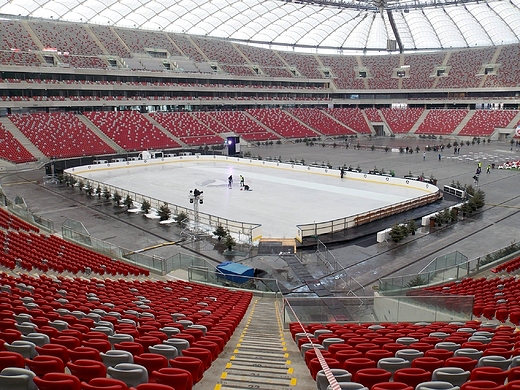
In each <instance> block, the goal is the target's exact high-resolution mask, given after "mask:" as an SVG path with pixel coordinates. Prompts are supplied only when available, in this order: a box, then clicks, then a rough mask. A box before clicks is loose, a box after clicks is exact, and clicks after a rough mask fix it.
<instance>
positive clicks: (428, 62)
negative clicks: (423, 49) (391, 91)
mask: <svg viewBox="0 0 520 390" xmlns="http://www.w3.org/2000/svg"><path fill="white" fill-rule="evenodd" d="M445 56H446V54H445V53H428V54H405V55H404V65H405V66H406V65H407V66H409V67H410V69H409V76H410V77H408V78H403V89H428V88H431V87H432V86H433V82H434V81H435V78H434V76H435V67H436V66H440V65H441V64H442V62H443V60H444V57H445Z"/></svg>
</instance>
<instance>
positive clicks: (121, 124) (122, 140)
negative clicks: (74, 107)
mask: <svg viewBox="0 0 520 390" xmlns="http://www.w3.org/2000/svg"><path fill="white" fill-rule="evenodd" d="M84 115H85V116H86V117H87V118H88V119H90V120H91V121H92V123H94V124H95V125H96V126H97V127H98V128H99V129H100V130H101V131H102V132H103V133H105V134H106V135H107V136H109V137H110V138H111V139H112V140H114V142H116V143H117V144H118V145H119V146H121V147H122V148H123V149H125V150H127V151H141V150H149V149H162V148H177V147H179V146H180V145H179V144H178V143H177V142H176V141H175V140H173V139H171V138H169V137H167V136H166V135H165V134H164V133H163V132H162V131H161V130H160V129H158V128H157V127H155V126H154V125H153V124H152V123H151V122H150V121H149V120H147V119H146V118H145V117H144V116H143V115H141V114H140V113H139V112H137V111H90V112H85V113H84Z"/></svg>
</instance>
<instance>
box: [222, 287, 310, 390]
mask: <svg viewBox="0 0 520 390" xmlns="http://www.w3.org/2000/svg"><path fill="white" fill-rule="evenodd" d="M278 306H279V302H277V301H275V300H273V299H272V298H265V297H255V298H254V299H253V302H252V304H251V307H250V309H249V311H248V313H247V314H246V316H245V317H244V319H243V320H242V321H246V324H245V326H244V327H243V329H242V331H241V333H240V335H239V336H238V339H237V340H236V346H235V347H234V349H233V351H232V352H231V356H230V358H229V361H228V363H227V364H226V366H225V369H224V371H223V372H222V374H221V375H220V379H219V380H218V382H217V384H216V386H215V387H214V389H215V390H232V389H235V390H236V389H250V388H254V389H259V390H288V389H296V388H297V382H298V380H297V379H296V375H298V376H299V377H303V378H304V379H303V381H304V382H305V378H308V380H309V384H310V383H311V382H312V383H314V381H313V380H312V378H311V377H310V375H309V373H308V371H306V367H305V368H303V367H302V366H305V364H304V363H303V364H301V363H302V357H301V356H300V353H299V351H298V348H297V346H296V344H295V343H294V342H293V341H292V339H291V340H289V341H288V343H287V344H286V341H285V336H284V331H283V326H282V321H281V319H280V317H279V316H278V313H277V311H280V310H281V308H280V307H278ZM237 332H238V328H237ZM288 334H289V333H288ZM288 337H289V339H290V338H291V337H290V336H288ZM228 345H233V339H231V340H230V341H229V343H228ZM232 348H233V347H232ZM292 359H296V361H297V362H298V368H297V370H296V372H295V369H294V368H293V367H291V364H292V362H291V361H292ZM300 368H301V371H300ZM301 384H302V383H299V385H301ZM315 386H316V384H315V383H314V387H315ZM298 388H309V387H301V386H298Z"/></svg>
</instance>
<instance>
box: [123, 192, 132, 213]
mask: <svg viewBox="0 0 520 390" xmlns="http://www.w3.org/2000/svg"><path fill="white" fill-rule="evenodd" d="M123 204H124V205H125V206H126V209H127V210H129V209H130V208H131V207H132V206H133V205H134V201H133V200H132V198H131V197H130V194H127V195H126V198H125V200H124V202H123Z"/></svg>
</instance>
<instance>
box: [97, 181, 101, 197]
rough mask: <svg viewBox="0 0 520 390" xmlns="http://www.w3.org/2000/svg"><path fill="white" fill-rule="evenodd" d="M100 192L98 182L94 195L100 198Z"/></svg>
mask: <svg viewBox="0 0 520 390" xmlns="http://www.w3.org/2000/svg"><path fill="white" fill-rule="evenodd" d="M101 192H102V191H101V187H100V186H99V184H98V186H97V187H96V195H97V197H98V198H101Z"/></svg>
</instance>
